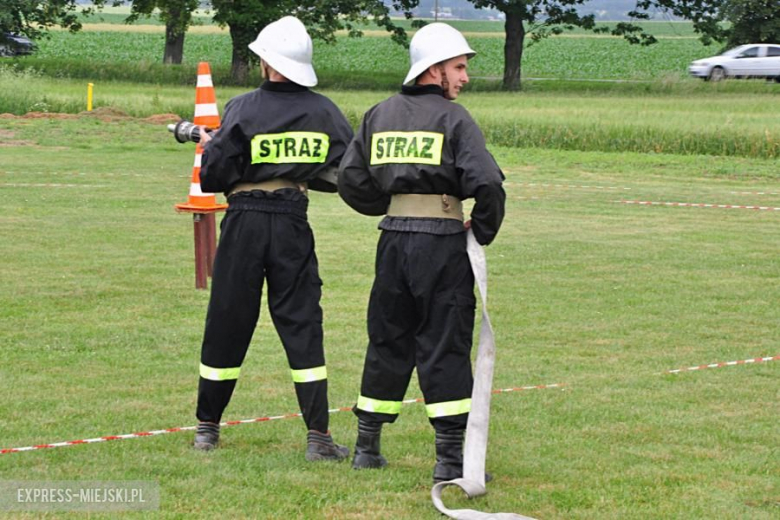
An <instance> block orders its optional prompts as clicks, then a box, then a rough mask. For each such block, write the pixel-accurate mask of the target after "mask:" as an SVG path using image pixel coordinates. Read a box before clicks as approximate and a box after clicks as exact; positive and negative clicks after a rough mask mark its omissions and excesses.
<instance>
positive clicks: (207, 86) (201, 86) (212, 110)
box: [176, 61, 227, 213]
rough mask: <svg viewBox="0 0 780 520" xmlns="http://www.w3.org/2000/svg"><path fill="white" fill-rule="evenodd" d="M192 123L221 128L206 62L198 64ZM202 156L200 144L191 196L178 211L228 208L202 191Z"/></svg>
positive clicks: (196, 148)
mask: <svg viewBox="0 0 780 520" xmlns="http://www.w3.org/2000/svg"><path fill="white" fill-rule="evenodd" d="M192 122H193V123H195V124H196V125H203V126H205V127H207V128H212V129H215V130H216V129H217V128H219V124H220V123H219V111H218V110H217V96H216V94H215V93H214V84H213V83H212V82H211V68H210V67H209V64H208V63H207V62H205V61H202V62H200V63H198V84H197V86H196V87H195V117H194V119H193V121H192ZM201 155H203V147H202V146H201V145H200V143H198V144H197V145H196V147H195V164H194V165H193V167H192V182H191V183H190V194H189V197H188V200H187V202H186V203H185V204H176V210H177V211H183V212H187V213H211V212H214V211H222V210H224V209H225V208H227V204H217V197H216V196H215V195H214V194H213V193H203V191H201V189H200V159H201Z"/></svg>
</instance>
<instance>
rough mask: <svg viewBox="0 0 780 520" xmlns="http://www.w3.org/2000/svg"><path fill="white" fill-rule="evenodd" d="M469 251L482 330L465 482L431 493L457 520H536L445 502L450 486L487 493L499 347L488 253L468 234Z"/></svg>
mask: <svg viewBox="0 0 780 520" xmlns="http://www.w3.org/2000/svg"><path fill="white" fill-rule="evenodd" d="M466 250H467V251H468V255H469V261H470V262H471V269H472V271H474V279H475V280H476V282H477V287H478V288H479V294H480V296H481V298H482V327H481V328H480V331H479V347H478V350H477V362H476V368H475V370H474V389H473V390H472V392H471V412H470V413H469V420H468V423H467V425H466V443H465V447H464V454H463V478H456V479H455V480H450V481H447V482H439V483H438V484H436V485H434V486H433V489H432V490H431V498H432V499H433V505H434V506H436V509H438V510H439V511H440V512H442V513H443V514H445V515H447V516H448V517H450V518H454V519H456V520H533V519H532V518H530V517H527V516H522V515H518V514H515V513H483V512H481V511H475V510H473V509H447V508H446V507H444V503H443V502H442V498H441V495H442V491H443V490H444V488H445V487H447V486H457V487H459V488H461V489H462V490H463V491H464V492H465V493H466V495H467V496H468V497H469V498H474V497H478V496H482V495H485V494H487V489H485V457H486V455H487V442H488V426H489V423H490V397H491V390H492V387H493V365H494V363H495V358H496V343H495V340H494V338H493V327H492V326H491V325H490V317H489V316H488V312H487V261H486V260H485V250H484V249H483V248H482V246H480V245H479V243H478V242H477V240H476V238H474V232H473V231H472V230H471V229H469V230H468V231H467V233H466Z"/></svg>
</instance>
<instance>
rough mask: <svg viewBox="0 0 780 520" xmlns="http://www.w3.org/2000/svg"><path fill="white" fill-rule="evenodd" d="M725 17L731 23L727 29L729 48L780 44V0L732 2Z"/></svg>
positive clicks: (725, 9)
mask: <svg viewBox="0 0 780 520" xmlns="http://www.w3.org/2000/svg"><path fill="white" fill-rule="evenodd" d="M723 17H724V18H725V19H726V20H727V21H729V22H730V26H729V27H728V28H727V29H726V35H727V43H728V45H729V47H735V46H737V45H743V44H745V43H778V42H780V0H730V1H728V2H726V5H725V7H724V9H723Z"/></svg>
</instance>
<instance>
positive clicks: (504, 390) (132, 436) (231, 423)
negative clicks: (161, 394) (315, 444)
mask: <svg viewBox="0 0 780 520" xmlns="http://www.w3.org/2000/svg"><path fill="white" fill-rule="evenodd" d="M563 386H564V384H562V383H555V384H551V385H535V386H520V387H514V388H502V389H499V390H493V393H494V394H503V393H507V392H520V391H523V390H544V389H548V388H561V387H563ZM423 401H424V399H423V398H418V399H407V400H405V401H402V402H403V404H413V403H422V402H423ZM350 411H352V407H351V406H343V407H341V408H333V409H331V410H328V413H331V414H333V413H337V412H350ZM300 416H301V414H300V413H287V414H284V415H274V416H268V417H258V418H256V419H243V420H240V421H225V422H222V423H220V425H221V426H235V425H236V424H247V423H258V422H266V421H276V420H279V419H292V418H294V417H300ZM196 428H197V426H182V427H180V428H166V429H165V430H151V431H148V432H138V433H126V434H123V435H106V436H103V437H95V438H94V439H81V440H77V441H65V442H55V443H52V444H38V445H35V446H25V447H24V448H5V449H0V455H3V454H6V453H17V452H21V451H33V450H43V449H47V448H63V447H65V446H74V445H76V444H94V443H96V442H106V441H121V440H124V439H137V438H139V437H153V436H155V435H162V434H164V433H177V432H185V431H194V430H195V429H196Z"/></svg>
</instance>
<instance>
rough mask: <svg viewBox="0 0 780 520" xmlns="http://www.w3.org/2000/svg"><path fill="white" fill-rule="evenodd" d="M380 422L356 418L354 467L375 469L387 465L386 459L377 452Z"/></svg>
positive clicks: (380, 430) (380, 428)
mask: <svg viewBox="0 0 780 520" xmlns="http://www.w3.org/2000/svg"><path fill="white" fill-rule="evenodd" d="M381 433H382V423H375V422H368V421H366V420H364V419H358V438H357V443H356V444H355V458H354V459H352V468H354V469H376V468H383V467H385V466H387V459H386V458H384V457H383V456H382V455H381V454H380V453H379V437H380V435H381Z"/></svg>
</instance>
